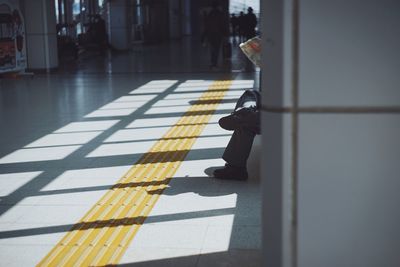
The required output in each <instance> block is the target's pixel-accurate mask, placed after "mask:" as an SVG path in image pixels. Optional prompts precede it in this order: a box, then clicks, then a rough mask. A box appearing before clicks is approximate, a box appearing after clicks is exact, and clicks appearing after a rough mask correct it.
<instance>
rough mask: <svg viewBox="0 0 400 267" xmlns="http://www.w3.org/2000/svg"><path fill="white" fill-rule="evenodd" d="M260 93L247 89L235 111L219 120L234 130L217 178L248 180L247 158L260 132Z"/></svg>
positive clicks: (216, 171) (215, 172)
mask: <svg viewBox="0 0 400 267" xmlns="http://www.w3.org/2000/svg"><path fill="white" fill-rule="evenodd" d="M260 104H261V98H260V93H259V92H258V91H256V90H246V91H245V92H244V93H243V94H242V96H241V97H240V98H239V100H238V101H237V103H236V107H235V109H234V111H233V112H232V113H231V114H230V115H229V116H226V117H223V118H221V119H220V120H219V122H218V123H219V125H220V126H221V127H222V128H223V129H225V130H229V131H233V134H232V137H231V139H230V140H229V143H228V146H227V147H226V149H225V151H224V154H223V155H222V158H223V159H224V160H225V161H226V164H225V166H224V167H223V168H221V169H216V170H215V171H214V177H215V178H217V179H230V180H247V178H248V173H247V159H248V157H249V155H250V151H251V148H252V145H253V141H254V137H255V136H256V135H257V134H260V112H259V108H260Z"/></svg>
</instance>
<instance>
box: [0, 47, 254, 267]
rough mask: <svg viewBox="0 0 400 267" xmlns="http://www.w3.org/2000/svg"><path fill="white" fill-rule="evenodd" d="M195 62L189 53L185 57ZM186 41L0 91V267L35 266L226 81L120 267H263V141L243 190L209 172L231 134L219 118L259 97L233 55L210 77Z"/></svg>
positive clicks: (90, 62) (85, 63) (67, 66)
mask: <svg viewBox="0 0 400 267" xmlns="http://www.w3.org/2000/svg"><path fill="white" fill-rule="evenodd" d="M192 51H196V53H193V52H192ZM206 53H207V51H206V50H205V49H204V48H201V47H200V46H199V44H198V43H196V42H193V41H191V40H184V41H182V42H174V43H171V44H164V45H153V46H150V47H135V48H133V50H132V51H131V52H129V53H125V54H116V55H112V54H106V55H105V56H101V55H97V54H96V53H86V54H84V55H82V57H83V59H81V60H80V61H78V62H69V63H66V62H64V63H63V65H62V66H61V68H60V70H59V71H58V72H57V73H55V74H52V75H35V76H34V77H32V78H21V79H16V80H11V79H3V80H0V86H1V87H0V128H1V131H0V197H1V201H0V214H1V216H0V265H1V266H18V267H21V266H33V265H35V264H37V263H38V262H39V261H40V260H41V259H42V258H43V257H44V256H46V254H47V253H48V252H49V251H50V250H51V249H52V248H53V247H54V246H55V245H56V244H57V243H58V241H59V240H60V239H61V238H62V237H63V236H64V234H65V233H67V232H68V231H69V230H70V228H71V227H72V226H73V225H74V224H75V223H77V222H78V221H79V220H80V219H81V218H82V216H83V215H84V214H85V213H86V212H87V211H88V210H89V209H90V208H91V207H92V206H93V205H94V204H95V203H96V202H97V201H98V200H99V199H100V197H101V196H103V195H104V194H105V192H106V191H107V190H108V189H109V188H110V187H111V186H112V185H113V184H115V183H116V182H117V180H118V179H119V178H121V177H122V175H123V174H124V173H125V172H126V171H127V170H128V169H129V168H130V166H132V165H133V164H134V163H135V162H136V161H137V160H138V159H139V158H140V157H141V155H143V154H144V153H146V152H147V151H148V150H149V148H150V147H151V146H152V145H153V144H154V143H155V142H156V141H157V140H158V139H159V138H161V137H162V136H163V134H164V133H165V132H166V131H167V130H168V129H169V127H170V126H172V125H173V124H174V123H175V122H176V121H177V120H178V119H179V116H181V115H182V114H183V113H184V112H185V111H186V110H187V109H188V108H189V107H190V106H191V103H192V102H191V101H194V100H196V99H197V98H198V97H199V95H200V94H201V93H202V92H203V91H205V90H207V88H208V86H209V85H210V83H211V82H212V81H214V80H221V79H232V80H234V82H233V85H232V86H231V90H229V91H228V93H227V94H226V96H225V99H224V101H223V103H222V104H220V105H219V107H218V109H217V111H216V113H215V115H213V116H212V118H211V120H210V122H209V123H208V125H207V126H206V127H205V129H204V131H203V132H202V134H201V136H200V137H199V138H198V139H197V141H196V143H195V144H194V146H193V147H192V149H191V151H190V152H189V153H188V155H187V156H186V158H185V161H184V162H183V163H182V165H181V166H180V168H179V169H178V170H177V172H176V173H175V174H174V177H173V179H172V180H171V182H170V183H169V187H168V188H167V189H166V190H165V191H164V192H163V194H162V195H161V197H160V198H159V200H158V202H157V204H156V205H155V207H154V208H153V210H152V211H151V213H150V214H149V216H148V218H147V220H146V221H145V223H144V225H142V226H141V228H140V230H139V232H138V233H137V235H136V236H135V238H134V239H133V241H132V243H131V245H130V247H129V248H128V250H127V251H126V253H125V254H124V256H123V258H122V260H121V262H120V264H121V266H260V265H261V263H260V258H261V257H260V248H261V239H260V233H261V222H260V209H261V207H260V205H261V201H260V192H259V179H258V159H259V155H258V154H259V147H260V144H259V139H258V138H256V140H255V145H254V147H253V151H252V154H251V156H250V159H249V172H250V179H249V180H248V181H246V182H233V181H219V180H215V179H213V178H212V177H210V173H212V169H213V168H215V167H216V166H221V165H223V164H224V162H223V160H222V159H221V158H220V157H221V154H222V152H223V150H224V147H225V146H226V144H227V142H228V140H229V138H230V134H231V133H230V132H227V131H224V130H222V129H221V128H219V126H218V124H217V121H218V118H219V117H221V116H224V115H225V114H228V113H230V111H231V110H232V108H233V107H234V104H235V100H236V99H237V98H238V97H239V96H240V94H241V93H242V92H243V90H244V89H247V88H253V87H257V86H258V82H257V80H258V77H259V72H258V71H257V70H256V71H254V70H253V71H251V70H250V71H249V68H248V65H247V63H245V62H244V61H243V60H244V59H243V57H242V56H241V55H240V53H239V52H238V51H237V49H234V55H233V58H232V60H231V61H228V62H225V63H224V64H222V66H221V69H220V70H218V71H209V69H208V66H207V60H206V59H207V58H208V57H207V54H206Z"/></svg>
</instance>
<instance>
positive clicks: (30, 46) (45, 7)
mask: <svg viewBox="0 0 400 267" xmlns="http://www.w3.org/2000/svg"><path fill="white" fill-rule="evenodd" d="M54 5H55V3H54V0H25V1H24V5H23V6H24V9H25V10H24V11H25V12H24V15H25V26H26V39H27V41H26V44H27V54H28V68H29V69H45V70H50V69H53V68H56V67H58V56H57V36H56V16H55V6H54Z"/></svg>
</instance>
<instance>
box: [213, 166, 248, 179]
mask: <svg viewBox="0 0 400 267" xmlns="http://www.w3.org/2000/svg"><path fill="white" fill-rule="evenodd" d="M214 177H215V178H217V179H221V180H241V181H243V180H247V178H248V177H249V175H248V174H247V170H246V168H240V167H235V166H231V165H228V164H226V165H225V167H224V168H221V169H216V170H215V171H214Z"/></svg>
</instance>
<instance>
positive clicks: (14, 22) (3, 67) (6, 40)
mask: <svg viewBox="0 0 400 267" xmlns="http://www.w3.org/2000/svg"><path fill="white" fill-rule="evenodd" d="M25 68H26V46H25V24H24V20H23V17H22V15H21V12H20V10H19V6H18V3H17V1H15V0H0V73H4V72H12V71H22V70H25Z"/></svg>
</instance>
